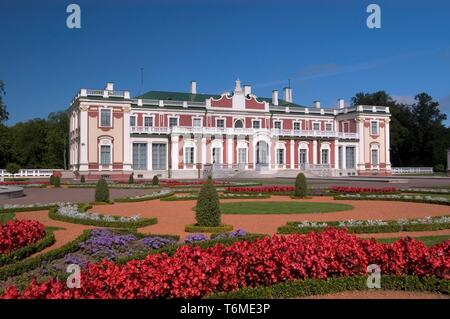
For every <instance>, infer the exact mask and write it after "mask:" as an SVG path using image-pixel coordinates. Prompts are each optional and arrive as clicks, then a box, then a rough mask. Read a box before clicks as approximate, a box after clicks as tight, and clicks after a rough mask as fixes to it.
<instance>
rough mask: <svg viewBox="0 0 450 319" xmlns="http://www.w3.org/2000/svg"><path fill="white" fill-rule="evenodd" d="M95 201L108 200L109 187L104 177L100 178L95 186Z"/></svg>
mask: <svg viewBox="0 0 450 319" xmlns="http://www.w3.org/2000/svg"><path fill="white" fill-rule="evenodd" d="M95 201H96V202H108V201H109V187H108V183H107V182H106V180H105V179H104V178H100V179H99V180H98V182H97V185H96V186H95Z"/></svg>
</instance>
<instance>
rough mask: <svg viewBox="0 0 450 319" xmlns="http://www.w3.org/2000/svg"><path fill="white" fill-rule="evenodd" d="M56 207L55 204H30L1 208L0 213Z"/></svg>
mask: <svg viewBox="0 0 450 319" xmlns="http://www.w3.org/2000/svg"><path fill="white" fill-rule="evenodd" d="M52 207H56V205H42V206H32V207H16V208H1V209H0V214H2V213H9V212H11V213H18V212H34V211H38V210H47V209H49V208H52Z"/></svg>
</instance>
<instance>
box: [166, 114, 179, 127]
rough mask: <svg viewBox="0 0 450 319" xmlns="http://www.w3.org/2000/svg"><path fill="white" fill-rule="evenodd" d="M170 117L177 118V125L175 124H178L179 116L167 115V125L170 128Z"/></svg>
mask: <svg viewBox="0 0 450 319" xmlns="http://www.w3.org/2000/svg"><path fill="white" fill-rule="evenodd" d="M170 119H177V125H175V126H178V127H179V126H180V116H179V115H169V116H168V117H167V127H168V128H170Z"/></svg>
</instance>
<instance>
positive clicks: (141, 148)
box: [133, 143, 147, 170]
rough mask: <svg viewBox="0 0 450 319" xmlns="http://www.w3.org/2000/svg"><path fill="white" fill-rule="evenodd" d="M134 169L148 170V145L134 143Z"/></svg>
mask: <svg viewBox="0 0 450 319" xmlns="http://www.w3.org/2000/svg"><path fill="white" fill-rule="evenodd" d="M133 169H134V170H147V143H133Z"/></svg>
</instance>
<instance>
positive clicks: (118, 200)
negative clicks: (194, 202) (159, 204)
mask: <svg viewBox="0 0 450 319" xmlns="http://www.w3.org/2000/svg"><path fill="white" fill-rule="evenodd" d="M173 194H174V192H170V193H166V194H161V195H158V196H155V197H137V198H133V197H122V198H116V199H114V201H115V202H116V203H133V202H145V201H148V200H154V199H160V198H164V197H169V196H172V195H173Z"/></svg>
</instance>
